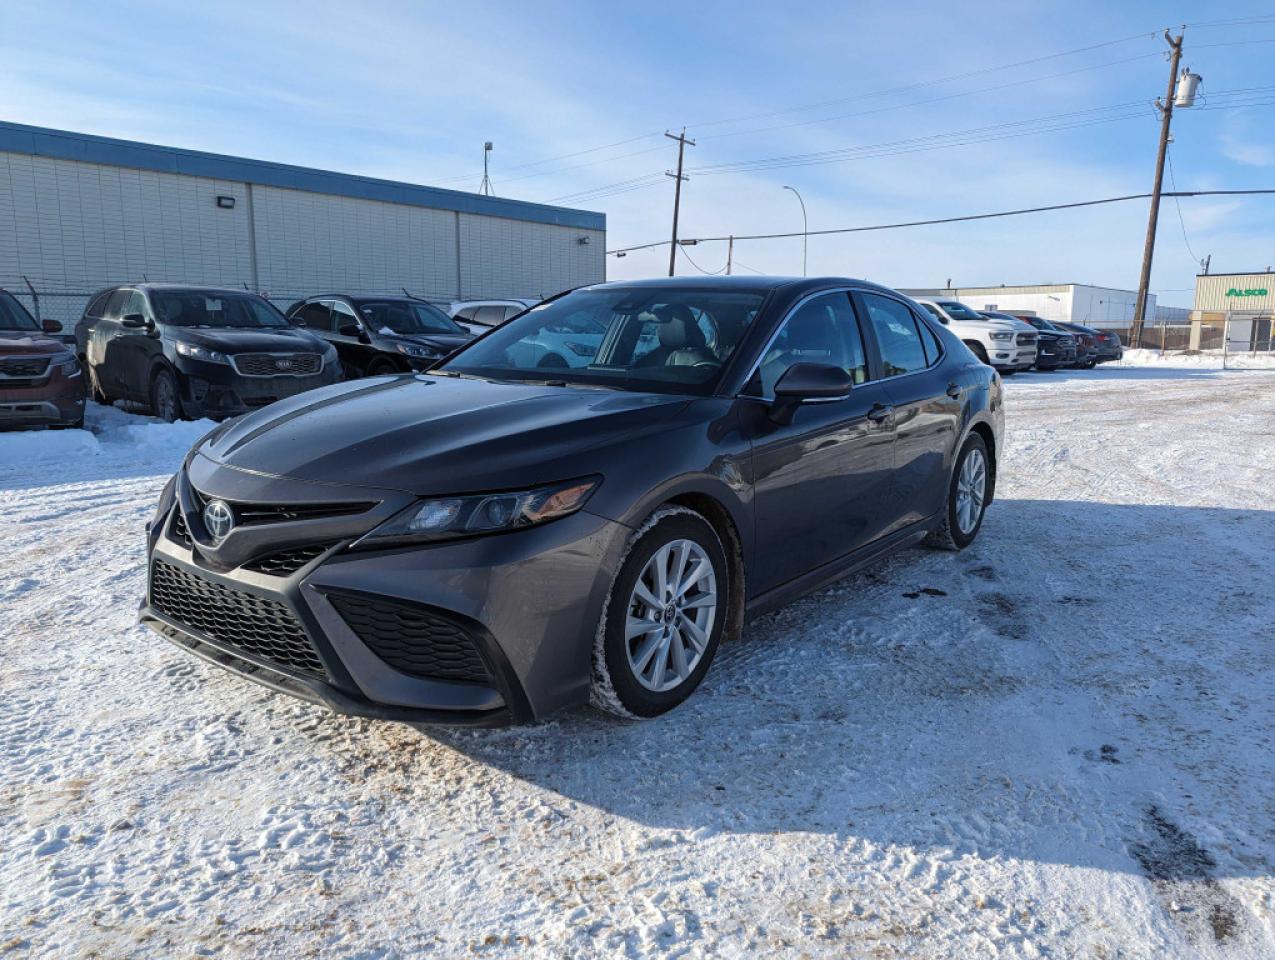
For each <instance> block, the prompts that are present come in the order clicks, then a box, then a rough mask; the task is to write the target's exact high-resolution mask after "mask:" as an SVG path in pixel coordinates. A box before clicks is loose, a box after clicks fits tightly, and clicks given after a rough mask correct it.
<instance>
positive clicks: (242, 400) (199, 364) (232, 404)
mask: <svg viewBox="0 0 1275 960" xmlns="http://www.w3.org/2000/svg"><path fill="white" fill-rule="evenodd" d="M176 366H177V369H178V371H179V372H180V373H181V374H182V376H181V378H180V380H181V393H182V406H183V408H184V409H185V412H186V415H187V416H189V417H191V418H192V419H196V420H198V419H199V418H201V417H211V418H214V419H220V418H225V417H234V416H238V415H239V414H241V413H248V412H250V411H252V410H257V409H260V408H261V407H264V406H267V405H269V404H271V403H274V402H275V401H276V400H283V399H285V398H287V397H291V396H295V395H296V394H298V393H304V392H305V391H307V390H313V389H315V388H316V387H326V386H328V385H329V384H333V383H337V382H338V381H339V380H340V379H341V364H340V362H339V361H336V360H332V361H329V362H328V363H326V364H324V365H323V369H322V370H320V371H319V372H318V373H315V374H310V375H308V376H286V375H285V376H277V377H250V376H245V375H243V374H241V373H238V372H237V371H236V370H235V369H234V368H233V367H231V366H230V365H229V364H226V363H209V362H207V361H205V360H198V359H194V358H191V357H178V358H177V363H176Z"/></svg>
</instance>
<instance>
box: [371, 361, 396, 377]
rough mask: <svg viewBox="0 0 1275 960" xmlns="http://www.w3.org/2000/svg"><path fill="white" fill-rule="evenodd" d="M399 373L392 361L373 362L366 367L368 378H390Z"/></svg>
mask: <svg viewBox="0 0 1275 960" xmlns="http://www.w3.org/2000/svg"><path fill="white" fill-rule="evenodd" d="M400 372H401V371H400V370H399V368H398V367H397V366H395V364H394V361H393V360H373V361H372V362H371V363H369V364H368V365H367V375H368V376H369V377H392V376H394V375H395V374H397V373H400Z"/></svg>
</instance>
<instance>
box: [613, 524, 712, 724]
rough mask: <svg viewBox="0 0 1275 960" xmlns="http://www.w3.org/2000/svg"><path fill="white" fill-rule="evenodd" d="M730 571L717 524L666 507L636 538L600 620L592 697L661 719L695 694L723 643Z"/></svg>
mask: <svg viewBox="0 0 1275 960" xmlns="http://www.w3.org/2000/svg"><path fill="white" fill-rule="evenodd" d="M729 577H730V573H729V569H728V567H727V563H726V552H725V550H724V549H723V547H722V542H721V539H720V538H719V537H718V536H717V533H716V531H714V529H713V527H712V526H711V525H710V524H709V523H708V521H707V520H705V519H704V518H703V517H702V516H700V515H699V514H698V513H695V512H694V511H693V510H688V509H686V508H685V507H667V508H664V509H662V510H658V511H656V512H655V514H653V515H652V516H651V518H650V519H649V520H648V521H647V522H646V523H645V524H644V525H643V526H642V529H641V530H639V531H638V532H637V533H636V534H635V535H634V538H633V540H632V541H631V542H630V544H629V549H628V552H627V553H626V554H625V556H624V559H623V560H622V561H621V564H620V571H619V573H618V574H617V575H616V578H615V582H614V583H613V584H612V585H611V594H610V596H609V598H608V600H607V603H606V607H605V608H604V610H603V613H602V619H601V622H600V623H599V624H598V633H597V640H596V644H595V647H594V653H593V689H592V692H591V695H590V702H591V703H593V705H594V706H595V707H597V708H598V709H600V710H603V711H605V712H607V713H611V714H615V715H616V716H620V717H627V718H636V717H655V716H658V715H659V714H661V713H664V712H665V711H667V710H671V709H673V707H676V706H677V705H678V704H680V703H681V702H682V701H683V700H685V699H686V698H687V697H689V696H690V695H691V694H692V693H693V692H694V691H695V688H696V687H698V686H699V684H700V681H701V680H703V679H704V674H705V673H707V672H708V667H709V664H710V663H712V660H713V655H714V654H715V653H716V652H717V646H718V643H719V642H720V641H721V636H722V630H723V628H724V626H725V623H726V620H727V603H728V597H729V596H730V591H729V587H730V584H729Z"/></svg>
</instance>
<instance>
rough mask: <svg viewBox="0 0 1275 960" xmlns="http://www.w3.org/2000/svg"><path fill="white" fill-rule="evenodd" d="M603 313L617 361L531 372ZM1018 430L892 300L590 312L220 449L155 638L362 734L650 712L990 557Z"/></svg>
mask: <svg viewBox="0 0 1275 960" xmlns="http://www.w3.org/2000/svg"><path fill="white" fill-rule="evenodd" d="M582 312H583V313H585V314H587V315H588V316H590V317H592V318H593V319H594V320H596V322H597V323H599V324H601V325H603V326H604V327H605V329H606V334H605V335H604V337H603V341H602V346H601V347H600V349H599V351H598V354H597V356H596V357H595V358H594V361H593V362H592V363H590V364H589V365H587V366H583V367H571V368H566V369H560V370H555V371H554V372H553V375H552V377H546V375H545V372H544V370H543V369H542V368H541V367H539V365H538V364H532V363H531V362H530V361H529V360H527V361H520V360H518V359H517V358H518V357H521V356H523V352H522V351H521V350H520V347H521V346H522V345H524V344H526V343H527V342H529V341H535V340H538V339H541V338H543V336H544V335H545V331H546V330H549V329H551V328H554V327H556V326H559V325H561V324H562V323H563V322H564V319H565V318H567V317H571V316H575V315H577V314H580V313H582ZM705 327H708V328H709V329H710V330H711V331H712V333H713V337H712V338H711V339H710V338H709V337H707V336H706V335H705V333H704V330H705ZM1002 405H1003V396H1002V387H1001V381H1000V377H999V376H998V375H997V374H996V372H995V371H994V370H992V369H991V368H990V367H988V366H986V365H984V364H982V363H979V362H978V361H977V360H976V359H975V358H974V356H973V355H972V354H971V353H970V352H969V350H968V349H966V347H965V346H964V345H963V344H962V342H961V341H960V339H959V338H958V337H957V336H956V335H955V334H954V333H953V332H952V331H951V330H949V329H948V328H947V327H946V326H944V325H942V324H939V323H936V322H934V321H933V320H932V319H931V318H930V317H929V316H928V315H926V314H925V313H924V312H923V311H921V310H920V309H919V308H917V307H916V306H915V305H914V304H913V303H912V302H911V301H909V300H907V299H906V298H905V297H903V296H901V295H899V294H896V293H895V292H893V291H891V290H888V289H886V288H884V287H880V286H876V285H874V284H870V283H866V282H863V281H855V280H839V279H826V278H824V279H788V278H767V277H716V278H706V277H697V278H694V279H691V280H688V279H682V278H676V279H675V278H668V279H660V280H647V281H637V282H622V283H613V284H600V285H597V286H592V287H586V288H583V289H579V290H575V291H572V292H570V293H567V294H564V295H562V296H560V297H557V298H554V299H553V300H551V301H549V302H547V303H545V304H543V305H541V306H540V307H539V308H537V309H536V310H532V311H529V312H527V313H525V314H523V315H522V316H520V317H518V318H516V319H514V320H512V321H510V322H508V323H506V324H505V325H504V326H502V327H500V328H499V329H496V330H493V331H491V332H490V333H488V334H487V335H485V336H483V337H480V338H478V339H476V340H474V341H472V342H470V343H469V344H468V345H466V346H465V347H462V348H461V350H460V351H459V352H458V353H456V354H453V355H452V356H451V357H450V358H449V359H447V360H446V361H444V362H443V363H442V364H440V365H439V366H438V367H436V368H435V369H434V370H432V371H430V374H429V376H421V377H399V378H395V379H393V380H389V381H386V382H385V384H384V385H383V386H382V387H380V388H379V389H369V388H368V387H367V386H365V385H360V384H358V383H350V384H344V385H340V386H337V387H334V388H331V389H329V390H325V391H324V392H323V400H322V402H320V403H313V402H309V401H307V400H306V399H305V398H300V397H298V398H293V399H291V400H285V401H283V402H281V403H279V404H277V405H275V406H274V407H271V408H270V409H268V410H261V411H257V412H255V413H252V414H250V415H248V416H246V417H243V418H240V419H238V420H235V421H232V422H231V423H228V424H223V425H222V426H221V427H220V428H218V429H217V430H214V431H213V432H212V433H211V434H209V435H208V436H207V437H205V438H204V439H203V440H201V441H200V443H199V444H198V445H197V447H196V449H195V451H194V452H193V455H192V456H191V457H189V458H188V459H187V460H186V462H185V464H184V465H183V467H182V469H181V470H180V471H179V472H178V474H177V475H176V476H175V477H174V478H173V479H172V480H171V481H170V482H169V483H168V484H167V486H166V487H165V488H164V490H163V492H162V494H161V496H160V500H159V503H158V506H157V510H156V513H155V516H154V519H153V520H152V522H151V523H150V525H149V527H148V536H149V541H148V551H147V561H148V565H149V580H148V583H149V587H148V591H147V595H146V599H145V604H144V607H143V610H142V612H141V619H142V621H143V622H144V623H146V624H147V625H149V626H150V627H152V628H153V629H155V630H156V631H158V632H159V633H160V634H161V635H163V636H164V637H166V638H168V639H169V640H171V641H173V642H174V643H176V644H177V645H179V646H181V647H183V648H185V649H186V650H188V651H190V652H192V653H195V654H198V655H200V656H202V657H204V658H206V659H208V660H210V661H212V662H213V663H217V664H220V665H221V666H223V667H226V668H228V669H230V670H233V671H236V672H239V673H242V674H243V675H245V676H247V677H249V678H251V679H254V680H256V681H258V682H261V683H264V684H266V685H268V686H271V687H273V688H274V689H276V690H280V691H283V692H286V693H290V694H293V695H296V696H299V697H302V698H305V699H308V700H311V701H314V702H316V703H321V704H325V705H327V706H328V707H330V708H331V709H332V710H334V711H337V712H341V713H350V714H355V715H360V716H370V717H380V718H384V719H394V720H403V721H408V722H416V723H437V722H451V723H468V724H493V723H503V722H510V721H522V720H529V719H533V718H539V717H543V716H545V715H547V714H549V713H552V712H553V711H556V710H559V709H562V708H565V707H569V706H572V705H575V704H580V703H584V702H585V701H591V702H593V703H594V704H596V705H598V706H599V707H601V708H602V709H603V710H606V711H610V712H612V713H617V714H621V715H624V716H635V717H649V716H654V715H656V714H659V713H662V712H664V711H666V710H669V709H670V708H672V707H674V706H676V705H677V704H679V703H681V702H682V701H683V700H685V698H686V697H687V696H689V695H690V693H691V692H692V691H693V690H694V689H695V688H696V686H697V685H698V684H699V683H700V681H701V680H702V679H703V677H704V674H705V672H706V671H707V670H708V669H709V665H710V663H711V662H712V660H713V655H714V653H715V652H716V650H717V647H718V644H719V642H720V641H721V640H722V638H723V636H734V635H737V634H738V633H739V632H740V630H741V625H742V623H743V621H744V619H745V617H746V616H748V615H752V614H757V613H760V612H762V611H765V610H768V609H772V608H774V607H777V606H779V605H781V604H783V603H786V602H788V601H790V600H792V599H793V598H795V597H797V596H800V595H802V594H804V593H806V592H808V591H810V590H813V589H816V588H818V587H820V586H822V585H824V584H827V583H829V582H831V581H833V580H835V579H837V578H839V577H841V576H844V575H845V574H846V573H848V572H850V571H852V570H855V569H856V568H858V567H861V566H862V565H864V564H867V563H870V562H873V561H875V560H877V559H879V558H881V557H883V556H885V555H887V554H889V553H891V552H892V551H895V550H898V549H901V548H903V547H906V546H909V545H911V544H915V543H919V542H920V541H922V540H925V539H929V541H930V542H931V543H934V544H936V545H939V546H942V547H946V548H950V549H960V548H962V547H965V546H967V545H968V544H970V543H971V542H972V541H973V540H974V538H975V537H976V536H977V535H978V532H979V529H980V525H981V523H982V520H983V516H984V511H985V509H986V507H987V504H988V503H990V502H991V500H992V497H993V494H994V491H995V483H996V464H997V455H998V452H999V451H1000V449H1001V441H1002V431H1003V420H1004V412H1003V408H1002Z"/></svg>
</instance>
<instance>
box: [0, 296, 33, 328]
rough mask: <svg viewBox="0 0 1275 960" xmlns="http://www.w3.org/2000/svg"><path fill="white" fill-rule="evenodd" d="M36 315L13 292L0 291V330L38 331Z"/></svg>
mask: <svg viewBox="0 0 1275 960" xmlns="http://www.w3.org/2000/svg"><path fill="white" fill-rule="evenodd" d="M39 329H40V327H39V325H38V324H37V323H36V322H35V317H33V316H31V314H29V313H27V308H26V307H24V306H23V305H22V304H21V303H19V302H18V301H17V300H16V299H15V298H14V296H13V295H12V294H9V293H4V292H0V330H24V331H38V330H39Z"/></svg>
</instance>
